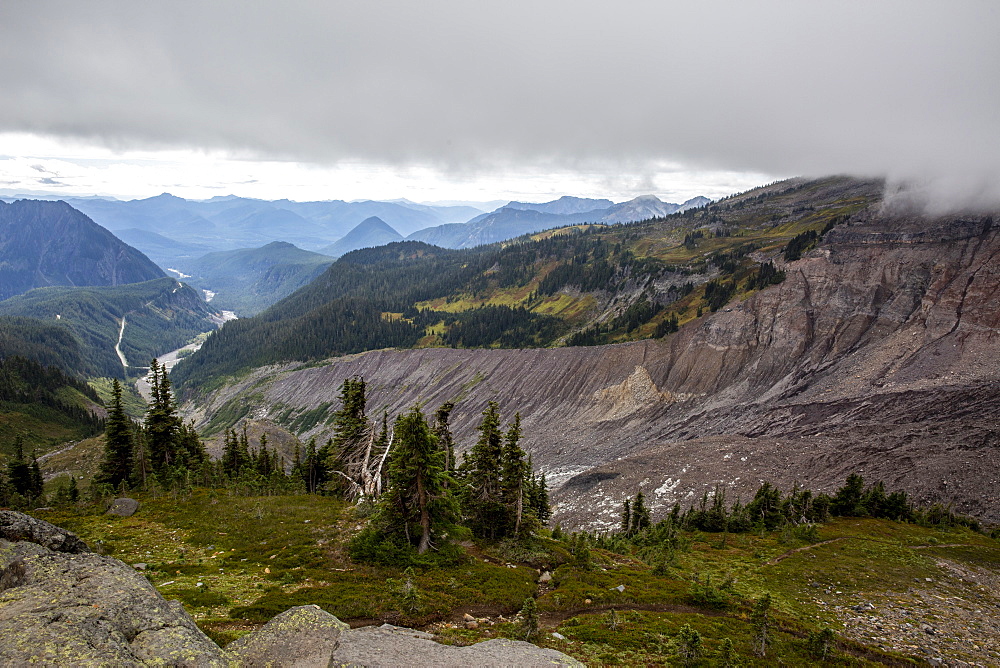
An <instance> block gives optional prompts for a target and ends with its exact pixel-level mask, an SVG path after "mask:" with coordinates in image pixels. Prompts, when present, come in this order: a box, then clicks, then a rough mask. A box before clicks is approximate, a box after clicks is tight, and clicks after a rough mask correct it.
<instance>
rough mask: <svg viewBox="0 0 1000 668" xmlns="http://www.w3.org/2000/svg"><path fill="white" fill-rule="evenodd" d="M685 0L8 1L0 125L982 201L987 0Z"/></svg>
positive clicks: (990, 30) (257, 148) (995, 152)
mask: <svg viewBox="0 0 1000 668" xmlns="http://www.w3.org/2000/svg"><path fill="white" fill-rule="evenodd" d="M679 4H680V3H676V4H675V3H628V2H625V3H614V4H610V3H596V2H585V1H575V2H546V3H529V2H511V3H490V4H486V3H470V2H464V1H458V0H455V1H453V2H435V1H433V0H431V1H429V2H421V3H413V2H409V1H406V2H403V1H400V2H380V3H349V4H348V3H328V2H291V3H282V4H281V5H277V4H274V3H246V2H235V1H234V2H219V3H214V2H213V3H201V2H185V1H171V2H160V3H157V2H150V3H61V2H47V1H37V2H32V3H18V2H12V3H5V4H3V5H2V6H0V62H2V64H3V67H0V90H3V95H2V96H0V132H3V131H6V132H30V133H37V134H49V135H56V136H61V137H72V138H78V139H84V140H87V141H95V142H99V143H101V144H103V145H106V146H109V147H112V148H115V149H133V148H142V149H153V148H158V147H161V148H197V149H204V150H223V151H226V152H227V154H228V155H231V156H236V157H240V156H242V157H246V158H253V159H258V158H267V159H275V160H292V161H304V162H315V163H318V164H336V163H341V162H344V161H365V162H370V163H383V164H393V165H401V166H406V165H420V166H433V167H434V168H436V169H441V170H446V171H450V172H451V173H453V174H455V175H469V174H475V173H502V172H505V171H516V170H538V171H543V170H545V169H553V170H556V171H559V170H573V169H582V170H589V171H591V172H594V173H597V172H600V173H603V174H604V175H605V176H606V177H607V178H608V179H610V180H612V181H613V180H614V179H615V175H616V174H619V173H629V174H644V173H646V174H658V173H662V171H663V170H662V169H660V168H659V167H658V166H660V165H662V164H663V162H664V161H668V162H672V163H676V164H678V165H680V166H681V167H679V169H680V170H683V171H686V172H690V171H691V170H730V171H732V172H748V171H749V172H759V173H766V174H789V175H791V174H806V175H820V174H827V173H855V174H862V175H865V174H879V175H889V176H891V177H892V178H898V179H899V180H910V181H913V180H914V179H916V180H923V181H926V182H927V183H939V184H947V186H948V187H941V188H937V187H935V188H932V189H931V190H929V192H931V193H932V194H933V195H934V196H935V197H941V198H942V201H944V199H947V198H946V197H945V195H948V197H951V198H952V199H954V197H953V196H954V195H955V194H956V193H958V192H959V190H961V189H966V190H971V191H972V193H973V195H970V196H975V197H977V198H978V197H982V198H985V199H987V200H989V199H991V198H994V197H996V183H997V180H998V177H1000V121H998V119H1000V114H998V113H997V109H998V107H1000V40H997V39H996V36H995V29H996V26H997V25H1000V13H998V6H997V5H996V3H990V2H982V1H978V0H968V1H964V2H963V1H958V2H951V3H939V2H920V1H917V2H914V1H912V0H910V1H893V2H879V3H789V2H772V3H768V2H765V3H733V4H721V5H720V4H716V3H711V2H709V3H697V4H695V3H687V4H688V5H689V6H683V5H682V6H677V5H679ZM649 178H652V177H649ZM647 185H649V183H643V182H642V181H641V179H640V180H639V181H638V182H637V183H636V184H635V188H638V189H644V188H646V187H647ZM956 186H960V188H958V189H956Z"/></svg>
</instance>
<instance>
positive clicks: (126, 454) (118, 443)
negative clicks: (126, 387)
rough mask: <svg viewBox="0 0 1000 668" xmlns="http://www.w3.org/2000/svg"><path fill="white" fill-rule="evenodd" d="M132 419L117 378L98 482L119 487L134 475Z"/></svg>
mask: <svg viewBox="0 0 1000 668" xmlns="http://www.w3.org/2000/svg"><path fill="white" fill-rule="evenodd" d="M134 448H135V444H134V443H133V441H132V421H131V420H129V418H128V416H127V415H125V409H124V408H123V407H122V386H121V383H119V382H118V379H117V378H114V379H112V381H111V410H110V411H109V412H108V419H107V423H106V427H105V431H104V460H103V461H102V462H101V468H100V472H99V473H98V474H97V478H96V479H95V480H96V482H99V483H105V484H108V485H111V486H112V487H118V485H120V484H121V483H122V482H128V481H129V478H131V476H132V466H133V460H132V455H133V450H134Z"/></svg>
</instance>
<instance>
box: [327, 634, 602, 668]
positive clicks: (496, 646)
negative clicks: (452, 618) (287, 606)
mask: <svg viewBox="0 0 1000 668" xmlns="http://www.w3.org/2000/svg"><path fill="white" fill-rule="evenodd" d="M423 635H425V634H421V633H420V632H419V631H413V630H411V629H405V628H400V627H397V626H391V625H389V624H383V625H382V626H367V627H363V628H360V629H354V630H352V631H347V632H345V633H343V634H341V636H340V645H339V647H337V650H336V651H335V652H334V653H333V657H332V659H333V663H332V664H331V665H346V666H582V665H583V664H582V663H580V662H579V661H577V660H576V659H574V658H572V657H570V656H567V655H565V654H563V653H562V652H557V651H556V650H554V649H543V648H541V647H536V646H535V645H532V644H531V643H527V642H522V641H520V640H507V639H504V638H497V639H494V640H487V641H485V642H481V643H477V644H475V645H469V646H467V647H455V646H452V645H441V644H439V643H436V642H434V641H433V640H428V639H426V638H424V637H422V636H423Z"/></svg>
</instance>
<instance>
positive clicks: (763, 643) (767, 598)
mask: <svg viewBox="0 0 1000 668" xmlns="http://www.w3.org/2000/svg"><path fill="white" fill-rule="evenodd" d="M770 611H771V594H769V593H767V594H764V595H763V596H761V597H760V598H759V599H757V601H756V602H755V603H754V604H753V609H752V610H751V611H750V626H751V628H752V629H753V647H754V651H755V652H756V653H757V654H758V655H759V656H762V657H763V656H766V655H767V646H768V645H770V644H771V615H770Z"/></svg>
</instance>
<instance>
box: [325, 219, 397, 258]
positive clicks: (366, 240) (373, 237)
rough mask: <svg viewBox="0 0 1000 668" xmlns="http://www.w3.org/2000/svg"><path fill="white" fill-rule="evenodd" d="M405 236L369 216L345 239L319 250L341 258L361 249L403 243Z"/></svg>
mask: <svg viewBox="0 0 1000 668" xmlns="http://www.w3.org/2000/svg"><path fill="white" fill-rule="evenodd" d="M402 240H403V235H401V234H400V233H399V232H397V231H396V230H395V229H393V227H392V226H391V225H389V224H388V223H386V222H385V221H384V220H382V219H381V218H379V217H378V216H369V217H368V218H365V219H364V220H362V221H361V222H360V223H358V224H357V225H355V226H354V228H353V229H352V230H351V231H350V232H348V233H347V234H345V235H344V236H343V238H341V239H338V240H337V241H335V242H334V243H332V244H330V245H329V246H327V247H325V248H321V249H320V250H319V252H320V253H323V254H325V255H329V256H331V257H340V256H341V255H345V254H347V253H350V252H351V251H353V250H358V249H360V248H371V247H373V246H384V245H385V244H389V243H392V242H393V241H402Z"/></svg>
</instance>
